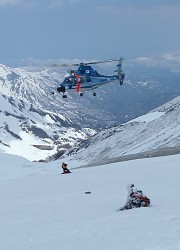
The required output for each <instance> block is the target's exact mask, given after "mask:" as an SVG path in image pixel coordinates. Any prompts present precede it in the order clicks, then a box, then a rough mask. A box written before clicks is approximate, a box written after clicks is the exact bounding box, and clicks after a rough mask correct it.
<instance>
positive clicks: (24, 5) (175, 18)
mask: <svg viewBox="0 0 180 250" xmlns="http://www.w3.org/2000/svg"><path fill="white" fill-rule="evenodd" d="M179 13H180V1H179V0H148V1H145V0H0V34H1V40H0V63H6V62H8V61H10V60H20V59H22V58H23V59H25V58H33V59H39V60H47V59H52V60H59V59H61V58H65V59H73V58H78V59H82V60H83V59H89V60H91V59H109V58H118V57H119V56H123V57H125V58H135V57H148V56H150V55H156V54H167V53H179V50H180V49H179V47H180V14H179Z"/></svg>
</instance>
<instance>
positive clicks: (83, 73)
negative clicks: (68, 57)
mask: <svg viewBox="0 0 180 250" xmlns="http://www.w3.org/2000/svg"><path fill="white" fill-rule="evenodd" d="M123 60H124V59H123V58H122V57H120V59H109V60H103V61H94V62H89V63H73V64H51V65H50V66H51V67H62V66H64V67H68V66H77V67H78V69H77V70H70V71H69V72H68V73H69V74H68V76H66V77H65V78H64V80H63V81H62V83H60V85H59V86H58V87H57V92H59V93H61V94H62V97H63V98H67V92H69V91H75V92H78V93H79V95H80V96H83V95H84V92H85V91H92V92H93V96H96V92H95V91H94V89H96V88H98V87H100V86H102V85H105V84H108V83H112V82H115V83H119V84H120V85H122V84H123V81H124V79H125V74H124V73H123V71H122V70H121V66H122V61H123ZM108 62H118V63H117V65H116V69H115V71H114V72H115V75H108V76H107V75H101V74H99V73H98V72H97V71H96V70H94V69H93V68H92V67H91V65H94V64H100V63H108ZM52 93H53V94H54V92H52Z"/></svg>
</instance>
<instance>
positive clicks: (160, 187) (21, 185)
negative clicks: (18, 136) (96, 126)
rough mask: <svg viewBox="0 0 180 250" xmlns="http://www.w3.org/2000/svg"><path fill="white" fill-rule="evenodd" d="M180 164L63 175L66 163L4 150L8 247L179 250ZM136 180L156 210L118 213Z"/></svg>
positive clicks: (1, 231) (4, 245)
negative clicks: (30, 158)
mask: <svg viewBox="0 0 180 250" xmlns="http://www.w3.org/2000/svg"><path fill="white" fill-rule="evenodd" d="M179 161H180V155H176V156H169V157H161V158H153V159H143V160H135V161H129V162H121V163H114V164H110V165H106V166H100V167H94V168H85V169H76V170H73V171H72V172H73V173H72V174H68V175H61V174H60V173H61V169H60V168H59V164H60V162H59V161H56V162H51V163H44V164H43V163H32V162H29V161H27V160H25V159H22V158H20V157H17V156H11V155H6V154H0V162H1V163H0V197H1V206H0V221H1V226H0V249H2V250H24V249H25V250H32V249H33V250H50V249H52V250H58V249H61V250H92V249H93V250H95V249H98V250H100V249H103V250H119V249H122V250H142V249H143V250H179V249H180V215H179V209H180V199H179V189H180V182H179V179H180V168H179ZM2 163H3V164H2ZM70 167H71V166H70ZM129 183H134V184H135V187H136V188H140V189H142V190H143V192H144V194H145V195H147V196H148V197H149V198H150V199H151V206H150V207H148V208H135V209H132V210H128V211H122V212H116V210H117V209H118V208H119V207H120V206H122V205H124V203H125V201H126V197H127V190H126V187H127V184H129ZM86 191H90V192H91V193H90V194H85V192H86Z"/></svg>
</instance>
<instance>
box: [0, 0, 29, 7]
mask: <svg viewBox="0 0 180 250" xmlns="http://www.w3.org/2000/svg"><path fill="white" fill-rule="evenodd" d="M23 2H24V1H23V0H0V6H3V5H18V4H22V3H23Z"/></svg>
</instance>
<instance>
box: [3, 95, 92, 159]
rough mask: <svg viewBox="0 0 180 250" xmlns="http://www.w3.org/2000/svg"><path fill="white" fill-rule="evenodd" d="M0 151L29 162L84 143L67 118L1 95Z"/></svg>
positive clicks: (84, 136)
mask: <svg viewBox="0 0 180 250" xmlns="http://www.w3.org/2000/svg"><path fill="white" fill-rule="evenodd" d="M0 103H1V107H0V121H1V125H0V150H1V151H2V152H6V153H11V154H15V155H20V156H23V157H25V158H27V159H29V160H45V159H46V160H48V158H51V157H52V156H53V155H54V154H56V158H58V157H59V156H61V155H62V154H63V153H65V151H66V150H67V149H69V148H71V147H73V146H74V144H76V143H77V142H78V141H81V140H86V139H87V138H88V134H89V135H90V134H91V130H89V131H85V130H84V131H83V130H82V129H81V127H80V126H78V125H76V124H74V123H73V122H72V121H71V120H70V119H69V118H68V117H66V116H65V115H61V114H56V113H53V112H50V111H47V110H42V109H40V108H37V107H35V106H33V105H31V104H27V103H25V102H24V101H18V100H17V99H15V98H14V97H9V96H5V95H0Z"/></svg>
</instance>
